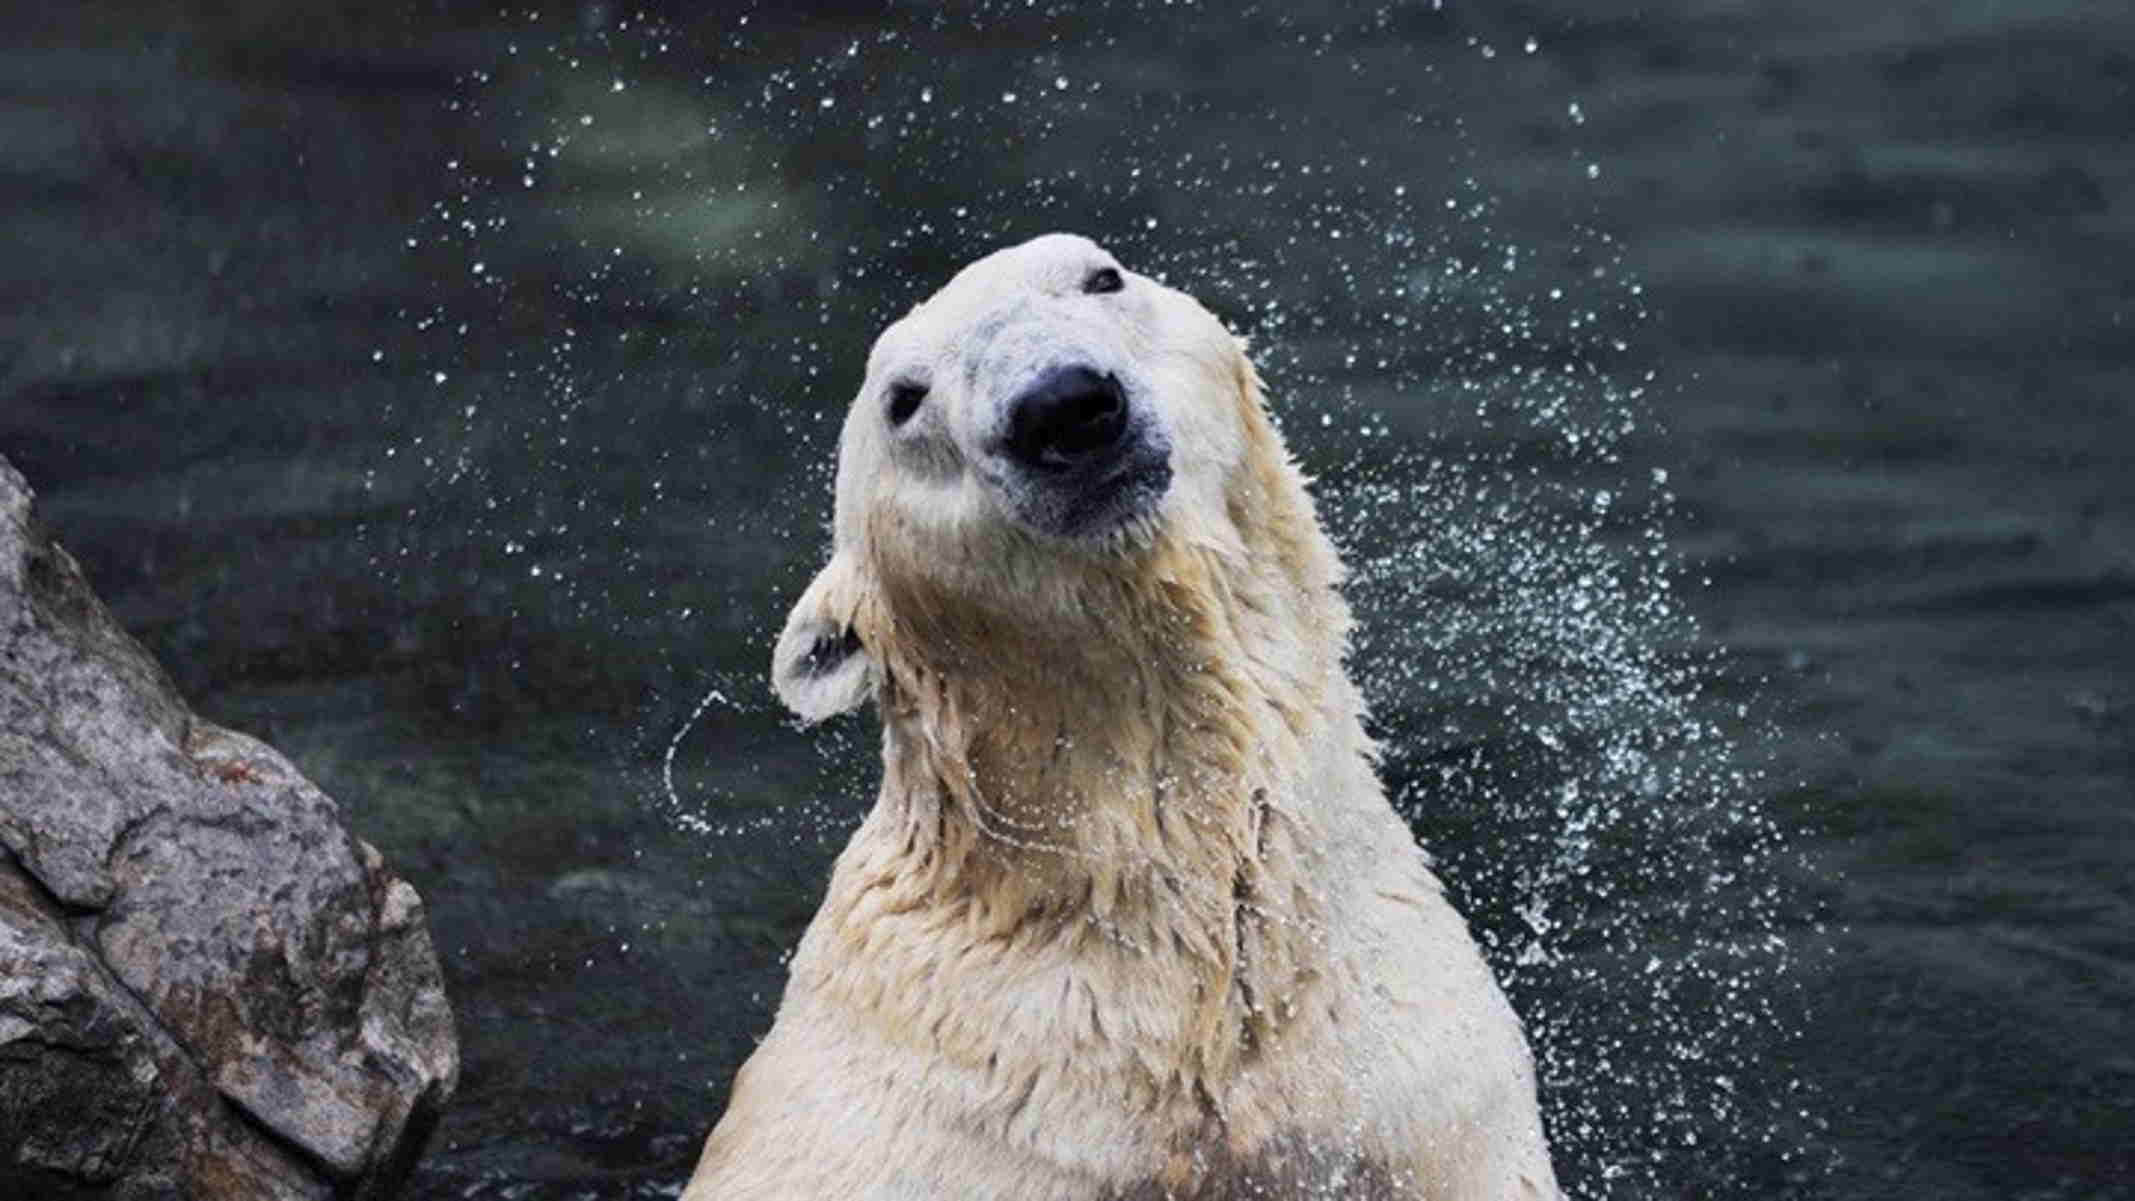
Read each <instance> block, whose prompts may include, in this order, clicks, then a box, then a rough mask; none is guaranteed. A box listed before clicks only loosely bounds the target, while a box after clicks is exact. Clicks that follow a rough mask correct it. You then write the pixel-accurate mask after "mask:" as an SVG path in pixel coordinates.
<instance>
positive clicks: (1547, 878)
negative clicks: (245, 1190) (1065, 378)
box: [0, 0, 2135, 1199]
mask: <svg viewBox="0 0 2135 1201" xmlns="http://www.w3.org/2000/svg"><path fill="white" fill-rule="evenodd" d="M0 28H4V31H5V34H6V36H5V38H4V39H0V151H4V152H5V153H4V154H0V197H4V203H5V205H6V210H5V211H6V214H7V220H6V223H5V226H4V233H0V246H4V247H5V253H4V254H0V373H4V375H0V454H5V455H6V456H7V457H8V458H10V459H11V460H12V461H14V462H15V463H16V465H17V466H18V467H20V468H21V469H22V470H23V471H24V472H25V474H26V475H27V476H28V477H29V479H30V480H31V482H32V485H33V486H34V487H36V488H37V489H38V490H39V492H40V494H41V497H42V503H43V511H44V513H45V515H46V517H47V518H48V520H49V521H50V522H51V523H52V525H53V526H54V527H56V529H57V531H58V532H59V534H60V536H61V538H62V540H63V541H64V542H65V543H66V544H67V545H68V546H69V547H70V548H71V549H72V550H73V551H74V552H75V553H76V555H77V556H79V557H80V558H81V559H82V560H83V561H84V563H85V565H86V566H87V568H88V570H89V573H90V576H91V579H92V581H93V582H94V583H95V585H96V586H97V587H98V589H99V590H100V591H101V593H102V594H103V595H104V596H105V598H106V599H107V600H108V601H109V602H110V603H111V604H112V605H113V607H114V609H115V610H116V612H117V613H118V614H119V616H120V617H121V619H122V620H123V621H125V622H126V624H127V625H128V626H129V627H130V628H131V629H132V630H133V631H135V633H136V634H137V635H138V636H140V637H141V638H142V639H143V640H144V641H145V642H146V643H147V644H148V645H149V647H150V648H151V649H152V650H153V651H154V652H155V653H156V654H157V655H158V656H159V657H160V658H161V659H162V660H163V662H164V663H165V664H166V665H167V666H168V667H169V668H170V670H171V671H172V673H173V674H174V676H175V677H176V678H177V680H178V681H179V684H180V686H181V688H182V689H183V690H184V691H185V692H186V693H187V695H188V696H189V697H190V698H191V699H192V701H193V703H194V704H195V705H196V706H197V707H198V708H199V709H201V710H202V711H203V712H204V713H206V714H207V715H209V716H210V717H212V718H214V719H215V720H218V721H222V722H224V723H226V724H230V725H234V726H237V727H239V728H242V729H246V730H248V731H250V732H253V733H255V734H258V735H260V736H262V737H265V738H267V739H269V740H270V741H272V742H274V743H276V744H277V745H279V746H280V747H281V748H282V749H284V750H285V751H287V752H288V753H289V754H290V755H291V756H292V757H293V758H294V759H295V760H296V761H297V762H298V763H299V764H300V765H302V766H303V768H304V769H305V770H306V771H307V772H308V773H309V774H310V775H312V776H313V777H314V778H316V779H317V780H318V781H319V782H320V783H321V784H322V785H324V786H325V787H326V789H327V790H328V791H329V792H330V793H332V794H333V795H334V796H335V797H336V798H338V800H339V801H340V803H341V805H342V807H343V809H344V812H345V813H346V815H347V817H348V820H349V821H350V823H351V824H352V825H353V826H354V827H355V829H356V830H357V831H358V832H359V833H361V834H362V835H364V836H365V837H367V838H368V839H370V840H371V841H373V842H375V843H376V844H378V846H379V847H380V848H381V849H382V850H384V851H385V853H386V855H387V856H388V858H389V859H390V860H391V861H392V862H393V863H394V864H395V866H396V867H397V868H398V869H399V870H400V871H401V872H403V873H404V874H406V875H407V876H408V877H409V878H410V879H412V880H413V881H414V882H415V883H416V885H417V886H418V887H419V888H420V890H421V891H422V893H423V896H424V897H425V898H426V900H427V901H428V904H429V908H430V913H431V918H432V923H433V930H434V932H435V934H436V937H437V940H438V945H439V949H440V951H441V953H442V954H443V956H444V959H445V963H446V969H447V972H448V976H449V981H450V985H451V988H452V992H453V998H454V1001H455V1004H456V1006H457V1008H458V1012H459V1016H460V1023H461V1031H462V1038H463V1040H464V1044H465V1052H466V1072H465V1076H464V1080H463V1084H462V1088H461V1094H460V1099H459V1101H458V1102H457V1104H456V1106H455V1108H454V1109H453V1111H452V1112H451V1114H450V1115H449V1116H448V1118H447V1119H446V1122H445V1125H444V1127H443V1128H442V1130H441V1131H440V1133H439V1136H438V1138H437V1140H436V1142H435V1144H434V1145H433V1147H432V1151H431V1154H430V1156H429V1158H428V1160H427V1161H426V1162H425V1164H424V1165H423V1166H422V1167H421V1168H420V1169H419V1170H418V1173H417V1176H416V1179H415V1181H414V1182H413V1184H412V1185H411V1187H410V1195H411V1196H413V1197H419V1198H446V1197H453V1198H625V1197H662V1196H672V1195H674V1193H675V1192H676V1191H677V1190H678V1188H679V1184H680V1182H681V1180H682V1179H683V1178H684V1177H685V1176H686V1175H687V1172H688V1168H689V1166H690V1163H691V1160H692V1157H693V1155H694V1152H695V1149H696V1144H697V1142H698V1140H699V1139H700V1138H701V1137H702V1135H703V1133H704V1132H705V1130H706V1129H708V1127H709V1125H710V1123H711V1121H712V1120H713V1119H714V1118H715V1117H716V1116H717V1114H718V1112H719V1109H720V1107H721V1105H722V1103H723V1099H724V1092H725V1088H726V1086H727V1083H728V1082H729V1080H730V1078H731V1076H732V1073H733V1071H734V1069H735V1068H736V1067H737V1066H738V1064H739V1062H740V1061H741V1059H742V1058H743V1057H744V1056H745V1055H746V1054H747V1052H748V1049H749V1047H750V1046H751V1043H752V1040H753V1039H754V1038H755V1037H757V1036H759V1035H760V1034H761V1032H762V1031H763V1029H764V1028H765V1027H766V1026H767V1025H768V1023H769V1020H770V1015H771V1010H772V1006H773V1005H774V1004H775V1000H776V997H777V995H778V990H779V988H780V984H781V980H782V968H781V963H782V958H783V956H784V955H785V953H786V951H787V949H788V948H790V946H791V944H792V942H793V941H794V939H795V938H796V937H797V936H798V934H799V931H800V929H801V927H802V926H803V925H804V923H805V922H806V921H807V919H808V917H809V915H810V914H811V912H812V910H813V906H814V903H815V900H816V897H817V895H818V893H819V890H820V886H821V881H822V879H823V877H824V873H825V871H826V870H827V866H828V861H829V858H830V857H831V855H832V854H834V853H835V850H836V849H837V847H838V846H839V845H840V844H841V842H842V840H843V838H844V836H845V834H846V832H847V831H849V830H850V829H851V828H852V826H853V825H854V824H855V823H856V822H857V820H858V818H859V816H860V814H861V812H862V811H863V809H864V807H865V805H866V804H867V802H868V801H869V799H870V797H871V784H872V775H873V762H872V760H873V756H874V731H873V730H872V728H870V727H869V726H868V725H867V724H866V723H865V722H864V721H848V722H846V723H843V724H840V725H834V726H833V727H832V728H830V729H829V730H827V731H825V732H822V733H818V734H803V733H800V732H797V731H795V730H793V729H792V728H790V727H789V726H788V725H787V724H786V723H785V722H784V720H783V718H782V717H781V715H780V714H779V713H778V712H777V711H776V710H775V708H774V706H773V705H772V703H771V702H770V698H769V696H768V691H767V689H766V687H765V686H764V683H763V681H762V678H761V677H762V672H763V669H764V665H765V660H766V659H767V656H768V646H769V641H770V637H771V635H772V633H773V632H774V631H775V629H776V625H777V622H778V620H779V619H780V618H781V617H782V615H783V612H784V608H785V606H786V604H787V603H789V602H790V599H791V597H792V596H793V595H794V594H795V593H796V592H797V591H798V589H799V587H800V586H801V584H802V583H804V582H805V580H806V578H807V573H808V572H809V571H810V570H811V569H812V567H813V566H814V564H815V563H816V562H817V560H818V557H819V556H820V554H821V553H822V549H823V543H824V540H825V533H824V522H825V520H826V519H827V516H828V508H829V468H830V462H831V456H832V453H833V449H834V443H835V437H836V430H837V421H838V419H839V417H840V416H841V414H842V411H843V409H844V406H845V404H846V403H847V401H848V400H849V397H850V392H851V390H852V388H853V387H854V386H855V384H856V383H857V381H858V378H859V375H860V367H861V363H862V360H863V358H864V355H865V351H866V348H867V345H868V343H869V342H870V340H871V339H872V337H873V334H874V332H875V331H876V330H877V329H879V328H880V326H881V325H882V324H884V323H885V322H886V321H887V320H889V319H891V318H893V317H894V316H896V315H897V314H898V313H900V312H901V311H902V310H903V309H904V308H905V307H906V306H908V305H909V304H911V303H912V302H913V301H915V300H917V299H919V298H921V297H923V296H924V295H926V294H927V293H928V292H930V291H931V290H932V289H933V288H935V287H936V286H938V285H939V284H940V283H941V282H942V281H944V280H945V279H946V278H947V276H948V275H949V273H950V272H951V271H953V269H954V268H955V267H956V266H958V265H960V264H961V263H963V262H965V261H967V260H969V259H970V258H973V257H976V256H977V255H979V254H982V253H984V252H986V251H988V250H991V249H994V248H996V247H998V246H1000V245H1003V244H1006V243H1009V242H1013V241H1019V240H1021V239H1023V238H1025V237H1028V236H1031V235H1034V234H1037V233H1040V232H1044V231H1046V230H1050V229H1056V228H1061V229H1073V230H1077V231H1079V232H1084V233H1087V234H1090V235H1092V236H1094V237H1096V238H1098V239H1099V240H1100V241H1102V242H1104V243H1105V244H1107V245H1108V246H1109V247H1111V248H1112V249H1113V250H1115V251H1116V252H1117V253H1118V254H1119V255H1120V256H1121V257H1122V258H1123V259H1124V260H1125V261H1126V262H1128V263H1129V264H1130V265H1133V266H1135V267H1136V268H1137V269H1139V270H1142V271H1144V272H1147V273H1150V274H1155V275H1159V276H1161V277H1163V278H1165V279H1166V280H1167V281H1168V282H1170V283H1172V284H1174V285H1176V286H1180V287H1183V288H1185V289H1186V290H1188V291H1190V292H1192V293H1194V294H1195V295H1197V296H1199V297H1200V298H1202V300H1203V301H1204V303H1206V304H1208V305H1209V306H1210V307H1211V308H1212V309H1213V310H1215V311H1216V312H1217V313H1218V314H1219V315H1221V316H1222V317H1223V318H1224V319H1225V320H1226V321H1227V322H1228V323H1229V324H1230V325H1231V326H1232V327H1233V328H1234V329H1236V330H1238V331H1239V332H1240V333H1242V334H1245V335H1247V336H1248V337H1250V339H1251V340H1252V344H1253V346H1254V349H1255V353H1256V355H1257V357H1258V358H1259V359H1260V360H1261V362H1262V364H1263V367H1264V369H1265V371H1266V373H1267V374H1268V376H1269V379H1270V384H1271V391H1272V393H1273V396H1274V404H1275V407H1276V409H1277V412H1278V415H1279V416H1280V418H1281V420H1282V422H1283V424H1284V426H1285V428H1286V431H1287V432H1288V435H1289V437H1290V439H1291V441H1292V443H1293V446H1294V448H1295V449H1297V450H1298V452H1299V454H1300V457H1301V458H1302V459H1303V461H1304V462H1305V464H1306V465H1307V467H1308V468H1309V469H1310V470H1311V471H1312V473H1313V474H1314V475H1315V476H1316V477H1317V478H1318V481H1319V482H1318V485H1317V488H1318V492H1319V495H1320V498H1321V503H1322V506H1323V509H1324V510H1325V512H1326V516H1327V519H1328V522H1329V525H1330V527H1331V528H1333V529H1334V531H1335V532H1336V534H1337V536H1338V539H1339V540H1340V541H1341V543H1342V544H1343V547H1344V549H1345V552H1346V553H1347V554H1348V556H1349V557H1350V560H1351V562H1352V564H1353V566H1354V567H1355V568H1356V569H1357V576H1356V579H1355V581H1354V582H1353V585H1352V593H1353V595H1354V597H1355V599H1356V600H1357V602H1358V606H1359V610H1360V617H1361V619H1362V622H1363V630H1362V632H1361V634H1360V637H1359V643H1358V648H1357V653H1356V656H1355V666H1356V670H1357V672H1358V674H1359V676H1360V678H1361V679H1362V680H1363V681H1364V683H1365V685H1366V689H1367V691H1368V693H1369V694H1370V696H1371V699H1372V701H1373V704H1374V707H1375V723H1376V732H1377V733H1378V734H1379V735H1380V736H1381V737H1382V738H1383V739H1385V740H1386V742H1387V746H1388V761H1387V769H1386V773H1387V776H1388V782H1389V786H1390V790H1391V791H1392V793H1393V794H1394V796H1395V797H1396V800H1397V803H1398V804H1399V805H1400V806H1401V807H1402V810H1403V812H1404V813H1405V814H1406V815H1408V816H1409V818H1410V819H1411V822H1412V824H1413V825H1414V827H1415V828H1416V830H1417V832H1418V834H1419V836H1420V837H1422V838H1423V839H1424V840H1425V841H1426V843H1427V844H1428V845H1429V846H1430V847H1431V849H1432V850H1433V852H1434V854H1436V855H1437V856H1438V858H1439V859H1440V861H1441V863H1442V864H1443V867H1444V871H1445V874H1446V875H1447V877H1448V879H1449V883H1450V884H1451V886H1452V887H1453V889H1454V890H1455V892H1456V893H1457V895H1458V897H1459V898H1460V901H1461V903H1462V905H1463V908H1464V910H1465V911H1467V912H1468V913H1470V914H1471V915H1472V917H1473V920H1474V922H1475V924H1476V926H1477V929H1478V933H1479V935H1480V936H1481V937H1482V938H1483V940H1484V942H1485V944H1486V947H1487V948H1488V950H1489V952H1490V954H1491V956H1492V959H1493V962H1494V963H1495V965H1496V966H1497V968H1498V970H1499V971H1500V973H1501V974H1502V975H1503V976H1504V977H1505V978H1506V979H1507V981H1508V984H1509V987H1510V990H1511V991H1512V993H1513V996H1514V999H1515V1002H1516V1004H1517V1005H1518V1006H1519V1008H1520V1009H1521V1012H1522V1013H1523V1015H1524V1016H1525V1017H1526V1018H1527V1020H1528V1022H1529V1025H1530V1028H1531V1030H1532V1033H1533V1036H1534V1039H1535V1041H1536V1044H1537V1048H1538V1051H1539V1052H1540V1056H1541V1060H1542V1066H1543V1073H1544V1077H1545V1081H1544V1088H1545V1108H1546V1110H1547V1112H1548V1119H1549V1122H1550V1126H1551V1132H1552V1136H1553V1138H1554V1140H1555V1142H1556V1145H1557V1148H1558V1159H1559V1170H1560V1173H1561V1174H1562V1175H1563V1176H1564V1177H1565V1179H1566V1182H1567V1184H1569V1185H1571V1186H1572V1187H1573V1188H1574V1189H1575V1191H1576V1192H1577V1193H1578V1194H1579V1195H1581V1196H1585V1197H1593V1198H1601V1197H1609V1198H1614V1197H1627V1198H1628V1197H1656V1196H1685V1197H1689V1196H1713V1197H1802V1198H1834V1199H1836V1198H1847V1199H1852V1198H1869V1197H1879V1198H1880V1197H1906V1198H1936V1199H1962V1198H1975V1197H1976V1198H2103V1197H2123V1196H2135V1185H2131V1183H2130V1180H2131V1178H2135V1050H2131V1049H2130V1042H2129V1037H2128V1036H2129V1034H2130V1027H2129V1024H2128V1023H2129V1013H2130V1007H2131V1003H2135V873H2131V868H2135V406H2131V402H2130V385H2131V384H2135V342H2131V340H2130V335H2129V330H2128V314H2129V312H2130V309H2131V305H2135V239H2131V237H2130V235H2131V233H2135V199H2131V195H2130V185H2131V183H2135V142H2131V133H2135V10H2130V9H2129V8H2128V6H2126V5H2125V4H2119V3H2103V2H2100V3H2080V2H2063V3H2052V2H2048V3H2027V4H2017V3H1994V2H1989V0H1975V2H1969V3H1967V2H1952V3H1946V4H1909V5H1890V6H1881V7H1878V6H1870V5H1844V4H1836V3H1828V2H1821V0H1820V2H1817V3H1802V4H1791V5H1780V4H1750V3H1720V2H1712V0H1706V2H1702V3H1700V2H1692V0H1678V2H1674V3H1651V4H1625V3H1613V2H1610V3H1600V2H1591V3H1572V2H1570V0H1536V2H1529V3H1503V4H1491V5H1484V4H1478V3H1464V2H1462V0H1445V2H1444V3H1429V2H1428V0H1426V2H1424V3H1410V4H1393V5H1385V6H1378V7H1373V6H1365V5H1340V4H1318V3H1305V4H1288V5H1261V6H1254V5H1214V4H1202V5H1195V4H1184V3H1157V2H1155V0H1150V2H1146V3H1140V4H1124V3H1122V4H1086V5H1073V6H1057V5H1054V6H1041V5H1030V4H1021V3H1017V4H1007V3H1003V4H991V5H971V6H948V7H938V8H923V9H913V8H907V7H905V6H902V5H887V6H885V5H877V4H866V3H859V2H856V0H844V2H839V3H827V4H818V5H785V6H769V7H763V8H750V7H747V6H724V7H720V8H718V9H717V11H715V12H711V13H709V14H708V13H707V12H706V11H704V10H702V9H700V8H699V7H698V6H691V5H681V4H659V5H648V6H636V5H629V4H621V3H612V4H611V3H577V4H565V5H554V6H550V5H538V4H528V5H523V6H510V7H490V6H475V5H456V4H449V3H421V4H414V3H401V4H388V5H370V4H356V3H347V2H336V0H297V2H289V3H279V4H269V3H264V2H260V3H252V2H248V0H239V2H237V3H230V4H216V5H208V4H195V3H174V4H157V5H147V4H139V5H129V4H122V3H101V2H91V3H85V4H79V5H72V6H65V7H54V8H50V9H47V10H43V11H32V10H30V9H28V8H26V7H19V6H18V7H17V8H14V9H11V10H10V11H9V13H8V14H7V15H6V16H5V17H4V18H0Z"/></svg>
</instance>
